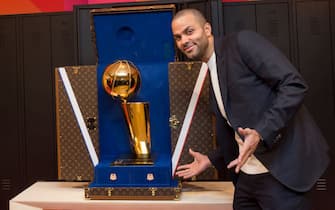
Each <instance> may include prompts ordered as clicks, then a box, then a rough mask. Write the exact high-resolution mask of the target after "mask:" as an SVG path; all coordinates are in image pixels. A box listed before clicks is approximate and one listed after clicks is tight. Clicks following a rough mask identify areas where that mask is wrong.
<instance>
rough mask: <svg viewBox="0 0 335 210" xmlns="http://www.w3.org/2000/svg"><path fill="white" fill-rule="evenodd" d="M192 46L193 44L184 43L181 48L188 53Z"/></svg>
mask: <svg viewBox="0 0 335 210" xmlns="http://www.w3.org/2000/svg"><path fill="white" fill-rule="evenodd" d="M194 46H195V45H193V44H189V45H186V46H185V47H184V49H183V50H184V52H186V53H189V52H191V51H192V50H193V48H194Z"/></svg>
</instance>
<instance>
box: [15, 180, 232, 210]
mask: <svg viewBox="0 0 335 210" xmlns="http://www.w3.org/2000/svg"><path fill="white" fill-rule="evenodd" d="M85 185H87V183H83V182H36V183H35V184H33V185H32V186H30V187H28V188H27V189H26V190H24V191H23V192H21V193H20V194H18V195H17V196H16V197H14V198H13V199H11V200H10V202H9V206H10V207H9V210H40V209H44V210H47V209H48V210H61V209H62V210H65V209H66V210H71V209H72V210H79V209H80V210H93V209H94V210H100V209H101V210H107V209H115V210H118V209H120V210H126V209H128V210H131V209H136V210H142V209H143V210H144V209H145V210H154V209H155V210H168V209H169V210H171V209H172V210H179V209H180V210H187V209H190V210H200V209H205V210H232V201H233V191H234V187H233V185H232V183H231V182H184V183H183V189H182V194H181V199H180V200H177V201H175V200H150V201H148V200H87V199H85V197H84V187H85Z"/></svg>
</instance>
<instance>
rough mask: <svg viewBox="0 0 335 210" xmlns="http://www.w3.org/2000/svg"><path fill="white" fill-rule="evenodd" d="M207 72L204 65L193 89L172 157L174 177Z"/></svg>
mask: <svg viewBox="0 0 335 210" xmlns="http://www.w3.org/2000/svg"><path fill="white" fill-rule="evenodd" d="M207 71H208V66H207V64H206V63H202V65H201V68H200V72H199V75H198V79H197V81H196V83H195V86H194V89H193V93H192V96H191V100H190V103H189V105H188V108H187V111H186V115H185V119H184V122H183V125H182V128H181V131H180V134H179V137H178V140H177V144H176V147H175V150H174V153H173V155H172V176H174V174H175V172H176V168H177V164H178V162H179V159H180V155H181V153H182V151H183V148H184V144H185V142H186V137H187V134H188V131H189V128H190V125H191V122H192V118H193V116H194V112H195V109H196V106H197V103H198V100H199V96H200V94H201V90H202V87H203V84H204V81H205V78H206V75H207Z"/></svg>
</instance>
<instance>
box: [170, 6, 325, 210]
mask: <svg viewBox="0 0 335 210" xmlns="http://www.w3.org/2000/svg"><path fill="white" fill-rule="evenodd" d="M171 26H172V32H173V36H174V39H175V42H176V45H177V47H178V49H179V50H180V51H181V52H182V53H184V54H185V55H186V56H187V57H188V58H189V59H192V60H200V61H203V62H205V63H207V65H208V67H209V70H210V77H211V96H212V98H213V101H214V102H216V103H215V104H214V106H213V110H214V113H215V115H216V131H217V135H216V137H217V142H218V149H217V150H216V151H213V153H211V154H207V155H205V154H201V153H199V152H194V151H192V150H191V149H190V154H191V155H192V156H193V157H194V161H193V162H192V163H190V164H186V165H181V166H179V167H178V168H177V172H176V175H177V176H180V177H183V178H190V177H192V176H194V175H197V174H199V173H201V172H202V171H204V170H205V169H206V168H207V167H209V166H211V165H214V166H215V167H216V168H218V169H220V168H222V167H227V168H228V169H229V172H230V174H231V177H232V179H233V181H234V183H235V192H234V203H233V205H234V209H238V210H240V209H241V210H246V209H255V210H256V209H271V210H276V209H278V210H284V209H285V210H297V209H304V210H305V209H310V206H309V203H308V201H307V200H306V198H305V192H307V191H309V190H310V189H311V188H312V186H313V185H314V183H315V182H316V181H317V179H318V178H319V177H320V176H321V175H322V173H323V172H324V171H325V169H326V167H327V165H328V162H329V159H328V154H327V153H328V146H327V144H326V142H325V140H324V138H323V136H322V134H321V133H320V130H319V129H318V127H317V126H316V125H315V123H314V121H313V120H312V118H311V117H310V115H309V113H308V111H307V110H306V108H305V107H304V105H303V99H304V95H305V93H306V91H307V85H306V83H305V81H304V80H303V78H302V77H301V75H300V74H299V72H298V71H297V70H296V69H295V68H294V66H293V65H292V64H291V63H290V62H289V60H288V59H287V58H286V57H285V56H284V55H282V53H281V52H280V51H279V50H278V49H276V48H275V47H274V46H272V45H271V44H270V43H269V42H268V41H267V40H265V39H264V38H263V37H261V36H260V35H258V34H257V33H255V32H251V31H241V32H238V33H235V34H231V35H227V36H225V37H222V38H215V39H214V37H213V35H212V28H211V25H210V23H208V22H207V21H206V19H205V18H204V16H203V15H202V14H201V13H200V12H199V11H198V10H195V9H185V10H181V11H179V12H178V13H177V14H176V15H175V17H174V18H173V20H172V23H171Z"/></svg>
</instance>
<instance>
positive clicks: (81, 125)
mask: <svg viewBox="0 0 335 210" xmlns="http://www.w3.org/2000/svg"><path fill="white" fill-rule="evenodd" d="M58 71H59V73H60V76H61V79H62V80H63V83H64V87H65V90H66V93H67V95H68V97H69V99H70V103H71V106H72V109H73V112H74V114H75V117H76V119H77V122H78V125H79V128H80V131H81V134H82V135H83V138H84V142H85V144H86V148H87V150H88V152H89V155H90V158H91V161H92V163H93V166H96V165H98V163H99V159H98V156H97V153H96V152H95V149H94V146H93V143H92V140H91V137H90V135H89V133H88V130H87V127H86V124H85V122H84V118H83V115H82V113H81V111H80V108H79V105H78V102H77V99H76V96H75V95H74V92H73V89H72V86H71V83H70V80H69V78H68V76H67V73H66V71H65V68H64V67H61V68H58Z"/></svg>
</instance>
